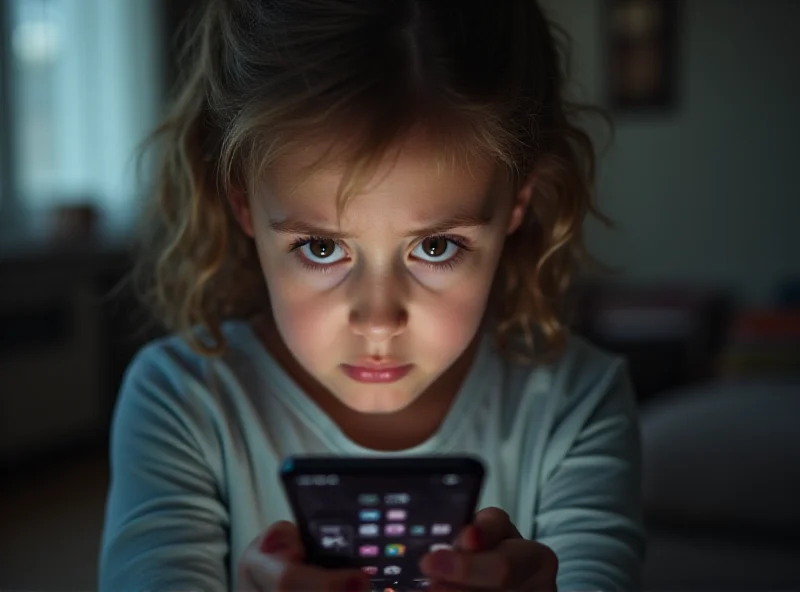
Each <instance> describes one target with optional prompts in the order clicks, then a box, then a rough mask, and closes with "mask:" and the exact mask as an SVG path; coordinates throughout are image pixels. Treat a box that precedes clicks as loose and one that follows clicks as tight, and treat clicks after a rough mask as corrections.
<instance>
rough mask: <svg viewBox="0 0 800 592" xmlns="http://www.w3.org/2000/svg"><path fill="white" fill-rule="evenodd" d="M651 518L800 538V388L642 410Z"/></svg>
mask: <svg viewBox="0 0 800 592" xmlns="http://www.w3.org/2000/svg"><path fill="white" fill-rule="evenodd" d="M641 422H642V445H643V450H642V452H643V463H644V471H643V484H642V486H643V496H644V505H645V513H646V516H647V517H648V518H649V519H651V520H652V519H655V520H658V521H661V522H665V521H666V522H670V521H672V522H675V523H676V524H687V523H688V524H698V525H699V524H703V525H724V526H726V527H729V528H742V529H746V530H757V531H769V532H773V531H776V530H778V531H782V532H787V533H792V534H794V535H796V532H797V529H798V528H800V383H767V382H758V383H756V382H751V383H716V384H710V385H703V386H699V387H693V388H688V389H683V390H682V391H679V392H674V393H672V394H665V395H664V396H662V397H659V398H657V399H655V400H653V401H652V402H650V403H649V404H647V405H646V406H644V407H643V408H642V409H641Z"/></svg>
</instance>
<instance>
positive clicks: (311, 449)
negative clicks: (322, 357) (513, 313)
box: [100, 321, 644, 592]
mask: <svg viewBox="0 0 800 592" xmlns="http://www.w3.org/2000/svg"><path fill="white" fill-rule="evenodd" d="M223 329H224V334H225V336H226V337H227V339H228V343H229V347H228V349H227V351H226V353H225V354H224V355H222V356H221V357H218V358H206V357H203V356H200V355H198V354H197V353H195V352H193V351H192V350H191V349H190V348H189V346H188V344H187V343H186V342H185V341H183V340H182V339H180V338H178V337H170V338H165V339H163V340H159V341H156V342H154V343H152V344H150V345H148V346H146V347H145V348H144V349H143V350H142V351H141V352H140V353H139V354H138V356H137V357H136V358H135V360H134V361H133V363H132V364H131V366H130V368H129V369H128V372H127V374H126V377H125V380H124V384H123V387H122V390H121V392H120V397H119V400H118V402H117V407H116V411H115V415H114V422H113V429H112V442H111V467H112V474H111V486H110V491H109V496H108V503H107V510H106V523H105V530H104V535H103V544H102V552H101V558H100V590H101V591H102V592H126V591H129V590H131V591H132V590H137V591H145V590H147V591H151V592H156V591H167V590H208V591H222V590H234V589H236V586H237V582H236V581H235V578H236V565H237V563H238V561H239V558H240V557H241V555H242V552H243V551H244V549H245V547H246V546H247V545H248V544H249V543H250V542H251V541H252V540H253V539H254V538H255V537H257V536H258V535H259V534H260V533H261V532H262V531H263V530H264V529H265V528H266V527H268V526H269V525H270V524H271V523H273V522H275V521H276V520H291V519H292V515H291V511H290V509H289V506H288V503H287V500H286V499H285V496H284V493H283V490H282V487H281V485H280V483H279V482H278V473H279V466H280V462H281V460H282V459H283V458H284V457H286V456H289V455H297V454H312V453H313V454H336V455H375V454H385V455H387V456H388V455H398V454H402V455H430V454H439V453H444V454H447V453H452V454H456V453H468V454H474V455H478V456H480V457H481V458H482V459H483V461H484V463H485V465H486V467H487V475H486V481H485V484H484V489H483V493H482V496H481V500H480V504H479V505H480V507H487V506H497V507H499V508H502V509H504V510H505V511H506V512H508V514H509V515H510V516H511V519H512V520H513V522H514V524H515V525H516V526H517V528H518V529H519V531H520V532H521V533H522V534H523V536H527V537H530V538H532V539H535V540H538V541H539V542H541V543H543V544H545V545H548V546H549V547H550V548H552V549H553V550H554V551H555V553H556V555H557V556H558V558H559V562H560V568H559V575H558V585H559V589H560V590H636V589H640V565H641V561H642V558H643V553H644V551H643V548H644V543H643V540H644V536H643V530H642V527H641V520H640V493H639V491H640V452H639V429H638V421H637V413H636V404H635V400H634V397H633V394H632V390H631V387H630V384H629V381H628V378H627V374H626V370H625V365H624V364H623V363H622V362H621V361H620V360H618V359H616V358H613V357H611V356H609V355H606V354H604V353H602V352H601V351H599V350H597V349H596V348H594V347H592V346H590V345H589V344H587V343H586V342H584V341H582V340H580V339H578V338H571V339H570V340H569V343H568V346H567V349H566V351H565V352H564V354H563V355H562V356H561V357H560V358H559V359H558V361H556V362H554V363H551V364H548V365H537V366H526V365H522V364H518V363H515V362H512V361H510V360H507V359H505V358H503V357H501V356H500V355H499V354H498V352H496V351H495V349H494V348H493V346H492V344H491V340H490V339H489V338H488V337H487V338H484V339H483V340H482V342H481V345H480V348H479V351H478V353H477V355H476V357H475V360H474V363H473V365H472V368H471V369H470V371H469V374H468V375H467V377H466V379H465V381H464V384H463V386H462V388H461V390H460V392H459V393H458V395H457V397H456V398H455V400H454V402H453V404H452V407H451V409H450V410H449V412H448V414H447V416H446V418H445V419H444V421H443V422H442V424H441V426H440V428H439V430H438V431H437V432H436V433H435V434H434V435H433V436H431V437H430V438H429V439H428V440H427V441H425V442H423V443H422V444H420V445H419V446H416V447H414V448H412V449H409V450H404V451H402V452H394V453H377V452H375V451H372V450H368V449H365V448H362V447H361V446H359V445H357V444H356V443H354V442H352V441H351V440H349V439H348V438H347V437H346V436H345V435H344V433H343V432H342V431H341V430H340V429H339V428H338V426H337V425H336V424H335V423H334V422H333V421H332V420H331V419H330V418H329V417H328V416H327V415H325V414H324V413H323V412H322V411H321V410H320V409H319V407H318V406H317V405H316V404H315V403H314V402H313V401H312V400H311V399H309V398H308V397H307V396H306V395H305V394H304V393H303V392H302V391H301V390H300V389H299V387H298V386H297V385H296V384H295V383H294V382H293V381H292V379H291V378H290V377H289V376H288V375H287V374H286V373H285V372H284V370H283V369H282V368H281V367H280V366H279V365H278V364H277V363H276V362H275V360H274V359H273V358H272V357H271V356H270V355H269V353H268V352H267V350H266V349H265V348H264V346H263V344H262V343H261V341H260V340H259V338H258V337H257V335H256V334H255V332H254V331H253V329H252V327H251V325H250V324H249V323H247V322H244V321H229V322H227V323H225V325H224V327H223Z"/></svg>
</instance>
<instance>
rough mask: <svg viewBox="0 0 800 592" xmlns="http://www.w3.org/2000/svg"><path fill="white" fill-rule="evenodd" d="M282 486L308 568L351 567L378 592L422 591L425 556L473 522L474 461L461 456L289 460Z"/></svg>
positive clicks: (479, 468) (478, 473)
mask: <svg viewBox="0 0 800 592" xmlns="http://www.w3.org/2000/svg"><path fill="white" fill-rule="evenodd" d="M280 476H281V481H282V482H283V486H284V489H285V491H286V494H287V497H288V499H289V503H290V505H291V508H292V511H293V513H294V517H295V522H296V524H297V527H298V529H299V530H300V535H301V537H302V540H303V543H304V545H305V549H306V557H307V561H309V562H310V563H313V564H316V565H320V566H322V567H328V568H343V567H358V568H361V569H362V570H363V571H365V572H366V573H367V574H368V575H369V577H370V580H371V582H372V589H373V590H378V591H380V592H386V591H391V592H405V591H409V590H421V589H425V588H427V587H428V584H429V582H428V581H427V580H426V579H425V578H424V577H423V576H422V574H421V573H420V571H419V561H420V559H421V558H422V557H423V555H425V554H426V553H429V552H431V551H434V550H436V549H438V548H446V547H449V546H451V545H452V544H453V542H454V541H455V538H456V537H457V536H458V534H459V532H460V531H461V529H462V528H464V526H466V525H467V524H469V523H470V522H471V521H472V517H473V515H474V514H475V509H476V504H477V503H478V497H479V495H480V492H481V487H482V486H483V477H484V467H483V464H482V463H481V461H480V460H479V459H477V458H473V457H465V456H435V457H424V458H423V457H403V458H399V457H392V458H374V457H368V458H357V457H320V456H315V457H312V456H304V457H291V458H287V459H286V460H284V462H283V463H282V466H281V475H280Z"/></svg>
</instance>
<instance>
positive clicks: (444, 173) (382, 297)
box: [233, 139, 526, 413]
mask: <svg viewBox="0 0 800 592" xmlns="http://www.w3.org/2000/svg"><path fill="white" fill-rule="evenodd" d="M323 148H324V147H323V146H320V147H319V149H320V150H321V149H323ZM319 154H320V152H318V151H317V149H315V148H310V149H307V150H304V151H302V152H298V153H295V154H290V155H287V156H285V157H283V158H282V159H281V160H280V161H279V162H277V163H275V165H274V166H273V167H272V170H271V173H270V175H269V176H268V177H267V178H266V179H265V181H264V182H263V183H262V185H261V186H260V187H258V188H256V191H254V192H252V194H251V196H250V199H249V203H248V204H245V203H243V202H237V201H236V200H233V204H234V210H236V211H237V215H238V216H239V219H240V221H241V222H242V226H243V228H244V229H245V231H246V232H248V233H250V234H252V236H253V238H254V239H255V242H256V245H257V249H258V253H259V257H260V260H261V266H262V268H263V271H264V275H265V278H266V282H267V286H268V289H269V294H270V299H271V304H272V312H273V316H274V321H275V324H276V326H277V329H278V333H279V334H280V337H281V338H282V340H283V342H284V343H285V345H286V346H287V347H288V350H289V351H290V352H291V353H292V355H293V356H294V358H295V359H296V361H297V362H298V363H299V365H300V366H301V367H302V369H303V370H304V371H305V372H307V373H308V374H309V375H310V376H311V377H312V378H313V379H314V380H315V381H316V382H318V383H319V384H321V385H322V386H323V387H325V389H327V390H328V391H329V392H330V393H331V394H333V395H334V396H335V397H336V398H337V399H339V400H340V401H341V402H342V403H344V404H345V405H347V406H348V407H349V408H351V409H353V410H355V411H359V412H363V413H392V412H395V411H399V410H401V409H403V408H404V407H406V406H407V405H409V404H410V403H411V402H412V401H414V400H415V399H416V398H417V397H419V395H420V394H422V393H423V392H424V391H425V390H426V388H427V387H428V386H430V385H431V383H433V381H434V380H436V379H437V378H438V377H440V376H441V375H442V373H443V372H444V371H445V370H447V369H448V368H449V367H450V366H451V365H452V364H453V363H454V362H455V361H456V360H458V358H459V356H461V355H462V354H464V353H465V351H466V350H467V348H468V346H469V345H470V343H471V342H472V340H473V338H474V337H475V335H476V332H477V330H478V328H479V325H480V323H481V320H482V318H483V315H484V311H485V309H486V305H487V300H488V297H489V292H490V288H491V285H492V280H493V277H494V274H495V270H496V269H497V265H498V261H499V258H500V254H501V252H502V248H503V243H504V240H505V237H506V236H507V234H509V233H510V232H513V231H514V230H515V229H516V227H517V226H518V225H519V224H520V221H521V219H522V215H523V211H524V207H525V206H526V203H525V201H526V198H525V197H524V196H525V194H526V192H525V191H522V192H520V194H519V195H518V196H517V198H516V199H512V197H513V196H512V193H511V192H510V191H509V188H508V187H507V186H506V183H507V182H505V181H503V180H500V179H498V177H500V175H498V174H496V168H495V166H494V165H493V163H492V162H491V161H489V160H488V159H485V160H482V159H480V158H477V157H476V158H474V159H472V160H471V161H469V162H463V163H462V164H460V165H458V164H453V165H451V166H441V165H440V164H437V157H436V153H435V151H434V150H433V149H432V148H431V147H430V146H429V145H428V144H427V143H426V142H425V141H423V140H420V139H411V140H408V141H407V142H405V143H404V144H403V146H402V149H401V151H400V152H399V156H398V157H397V158H396V159H391V160H387V161H386V162H385V163H382V164H381V165H380V167H379V169H378V170H377V173H376V175H375V176H374V177H373V179H372V180H371V181H370V182H369V183H368V184H367V186H366V187H365V188H364V189H363V191H362V192H361V193H359V194H357V195H355V196H353V197H352V198H351V199H350V201H349V202H348V203H347V205H346V207H345V209H344V211H343V213H342V216H341V218H340V219H339V220H338V221H337V203H336V194H337V189H338V187H339V182H340V179H341V176H342V174H343V170H342V168H341V167H336V166H331V167H329V168H327V169H323V170H321V171H320V172H318V173H315V174H314V175H312V176H311V177H310V178H308V177H304V175H307V173H305V172H304V169H305V167H306V166H308V165H309V164H310V163H312V162H314V160H315V158H316V157H318V156H319ZM299 179H302V180H303V182H302V183H298V180H299ZM237 204H238V205H237Z"/></svg>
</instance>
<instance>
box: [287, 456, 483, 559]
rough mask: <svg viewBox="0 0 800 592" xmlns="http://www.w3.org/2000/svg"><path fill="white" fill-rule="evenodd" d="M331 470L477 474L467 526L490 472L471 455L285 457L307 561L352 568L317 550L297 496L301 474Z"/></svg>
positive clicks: (291, 503) (291, 499)
mask: <svg viewBox="0 0 800 592" xmlns="http://www.w3.org/2000/svg"><path fill="white" fill-rule="evenodd" d="M318 473H331V474H338V475H363V474H370V475H374V474H376V473H378V474H381V475H384V476H387V477H393V476H398V477H400V476H403V475H415V476H418V475H426V474H437V473H457V474H469V475H472V476H475V477H477V484H478V485H477V487H474V488H473V490H472V491H471V492H469V494H470V500H469V504H468V510H467V513H466V515H465V516H463V517H462V524H463V525H464V526H466V525H467V524H470V523H471V522H472V518H473V516H474V515H475V511H476V509H477V505H478V499H479V498H480V494H481V491H482V490H483V481H484V477H485V474H486V470H485V468H484V464H483V462H482V461H481V460H480V458H478V457H475V456H469V455H458V456H455V455H454V456H447V455H441V456H426V457H389V458H380V457H352V456H348V457H342V456H291V457H287V458H286V459H284V461H283V462H282V463H281V468H280V479H281V483H282V484H283V489H284V492H285V493H286V497H287V499H288V501H289V506H290V507H291V510H292V513H293V515H294V519H295V524H296V525H297V528H298V530H299V532H300V537H301V540H302V541H303V546H304V547H305V548H306V550H307V553H308V555H307V557H306V560H307V561H309V562H310V563H313V564H315V565H319V566H321V567H328V568H344V567H352V565H350V563H349V561H348V560H347V559H346V558H334V557H331V556H329V555H318V554H315V553H313V550H314V549H315V548H316V544H315V540H314V538H313V536H312V535H311V531H310V529H309V527H308V524H307V523H306V521H305V520H304V519H301V517H303V513H302V512H301V510H300V504H299V501H298V497H297V491H296V488H297V485H296V484H295V483H294V478H295V477H297V476H298V475H308V474H318Z"/></svg>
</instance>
